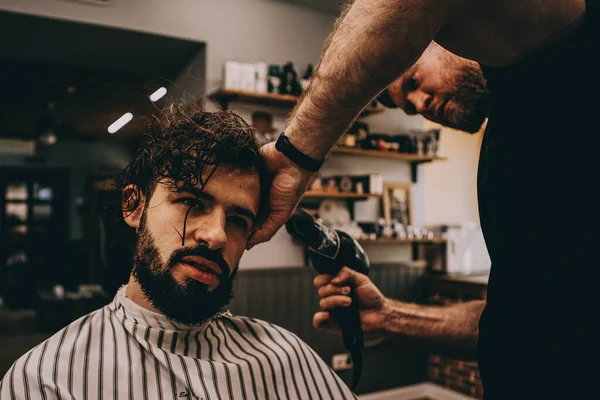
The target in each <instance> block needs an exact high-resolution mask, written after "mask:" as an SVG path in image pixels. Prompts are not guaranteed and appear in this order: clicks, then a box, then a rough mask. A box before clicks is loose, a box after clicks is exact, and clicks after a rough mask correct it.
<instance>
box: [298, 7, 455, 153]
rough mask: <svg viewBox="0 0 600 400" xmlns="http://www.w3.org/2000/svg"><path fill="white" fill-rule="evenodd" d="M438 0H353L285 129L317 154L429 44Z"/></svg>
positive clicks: (440, 11)
mask: <svg viewBox="0 0 600 400" xmlns="http://www.w3.org/2000/svg"><path fill="white" fill-rule="evenodd" d="M444 8H445V6H444V1H442V0H355V1H354V2H353V3H352V5H350V6H349V7H347V8H346V10H345V12H344V13H343V14H342V16H341V17H340V18H339V19H338V21H337V22H336V25H335V27H334V30H333V32H332V34H331V35H330V37H329V39H328V40H327V42H326V44H325V47H324V50H323V53H322V54H321V57H320V59H319V62H318V63H317V66H316V68H315V71H314V74H313V76H312V79H311V85H310V87H309V89H308V91H307V92H306V93H304V95H303V96H302V97H301V99H300V101H299V102H298V104H297V106H296V108H295V109H294V112H293V113H292V115H291V117H290V119H289V121H288V127H287V128H286V135H287V136H289V137H290V140H291V142H292V143H293V144H294V145H295V146H296V147H298V148H299V149H300V150H301V151H303V152H304V153H306V154H308V155H311V156H313V157H314V158H317V159H323V158H325V156H326V155H327V154H328V153H329V151H330V149H331V148H332V147H333V145H334V144H335V143H336V141H337V140H338V139H339V137H340V136H341V135H342V134H343V133H344V132H345V130H346V129H347V128H348V127H349V125H350V124H351V123H352V121H353V120H354V119H355V117H356V116H357V115H358V113H359V112H360V111H361V110H362V108H363V107H364V106H365V105H366V104H368V103H369V101H371V100H372V99H373V98H374V97H375V96H376V95H377V94H378V93H379V92H380V91H381V90H383V89H384V88H385V87H387V86H388V85H389V84H390V83H391V82H392V81H393V80H394V79H396V78H397V77H398V76H400V75H401V74H402V73H403V72H404V71H405V70H406V69H407V68H408V67H409V66H410V65H412V63H414V61H416V60H417V59H418V57H419V56H420V55H421V53H422V52H423V51H424V50H425V48H426V47H427V46H428V45H429V43H430V42H431V40H432V39H433V37H434V36H435V34H436V33H437V31H438V30H439V28H440V26H441V25H442V23H443V22H442V21H443V20H444V18H445V13H446V11H444Z"/></svg>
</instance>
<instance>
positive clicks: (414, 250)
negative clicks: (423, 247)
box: [411, 243, 419, 261]
mask: <svg viewBox="0 0 600 400" xmlns="http://www.w3.org/2000/svg"><path fill="white" fill-rule="evenodd" d="M411 247H412V260H413V261H418V260H419V243H411Z"/></svg>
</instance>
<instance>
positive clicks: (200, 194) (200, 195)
mask: <svg viewBox="0 0 600 400" xmlns="http://www.w3.org/2000/svg"><path fill="white" fill-rule="evenodd" d="M183 192H184V193H189V194H191V195H192V196H195V197H197V198H199V199H204V200H209V201H214V200H215V198H214V197H213V196H211V195H210V194H208V193H206V192H205V191H204V190H202V189H199V188H197V187H186V188H185V189H183Z"/></svg>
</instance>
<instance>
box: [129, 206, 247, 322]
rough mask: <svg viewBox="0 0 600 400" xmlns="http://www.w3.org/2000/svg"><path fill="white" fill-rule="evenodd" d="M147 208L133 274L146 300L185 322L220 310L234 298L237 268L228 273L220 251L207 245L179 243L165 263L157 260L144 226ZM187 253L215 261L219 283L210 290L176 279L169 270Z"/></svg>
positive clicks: (201, 319) (208, 315)
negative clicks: (218, 268)
mask: <svg viewBox="0 0 600 400" xmlns="http://www.w3.org/2000/svg"><path fill="white" fill-rule="evenodd" d="M145 216H146V212H145V211H144V215H143V216H142V218H141V221H140V227H139V232H138V239H137V243H136V250H135V255H134V257H133V269H132V271H133V275H134V276H135V278H136V279H137V281H138V283H139V284H140V287H141V288H142V292H143V293H144V295H145V296H146V298H147V299H148V301H149V302H150V303H151V304H152V305H153V306H154V307H155V308H156V309H157V310H159V311H160V312H161V313H162V314H164V315H165V316H166V317H167V318H168V319H170V320H172V321H174V322H177V323H182V324H186V325H200V324H202V323H204V322H206V321H208V320H210V319H212V318H213V317H214V316H215V315H216V314H218V313H219V312H221V311H222V310H223V308H224V307H225V306H226V305H227V304H229V303H230V302H231V300H232V299H233V284H234V281H235V276H236V273H237V268H236V269H235V270H234V271H233V273H232V274H231V276H229V271H230V268H229V266H228V265H227V263H226V262H225V260H224V259H223V257H222V256H221V254H220V253H217V252H214V251H212V250H209V249H208V248H207V247H206V246H196V247H182V248H181V249H178V250H175V251H174V252H173V254H171V257H170V258H169V261H168V262H167V264H166V265H163V263H162V262H161V260H160V255H159V253H158V249H157V248H156V246H155V245H154V240H153V239H152V236H151V234H150V232H149V231H148V229H147V227H146V218H145ZM186 256H200V257H204V258H205V259H207V260H209V261H212V262H214V263H216V264H217V265H218V266H219V267H220V268H221V271H222V274H221V276H220V278H219V285H218V286H217V287H216V289H214V290H213V291H209V288H210V287H209V285H206V284H204V283H202V282H198V281H196V280H193V279H191V278H190V279H189V280H187V281H186V282H185V283H183V284H182V283H179V282H177V281H176V280H175V279H174V277H173V275H172V273H171V271H172V269H173V268H174V267H175V266H176V265H177V263H181V262H182V260H183V258H184V257H186Z"/></svg>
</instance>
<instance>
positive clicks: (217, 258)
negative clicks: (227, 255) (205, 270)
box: [167, 246, 231, 279]
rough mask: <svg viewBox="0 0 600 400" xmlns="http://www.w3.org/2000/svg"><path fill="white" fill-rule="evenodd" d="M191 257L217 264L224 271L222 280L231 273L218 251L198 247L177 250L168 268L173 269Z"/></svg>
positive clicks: (172, 255)
mask: <svg viewBox="0 0 600 400" xmlns="http://www.w3.org/2000/svg"><path fill="white" fill-rule="evenodd" d="M190 256H198V257H202V258H204V259H206V260H207V261H210V262H214V263H215V264H217V265H218V266H219V267H220V268H221V271H222V273H223V274H222V276H221V279H227V278H228V277H229V275H230V273H231V268H230V267H229V264H227V261H225V259H224V258H223V255H222V254H221V253H219V252H218V251H213V250H210V249H209V248H208V247H206V246H196V247H186V248H182V249H177V250H175V251H174V252H173V254H171V258H170V259H169V262H168V264H167V265H168V266H169V268H172V267H173V266H175V265H176V264H177V263H180V262H183V258H184V257H190Z"/></svg>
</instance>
